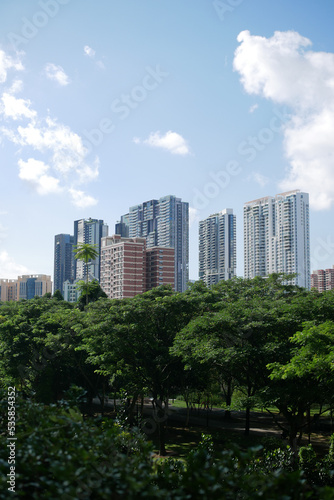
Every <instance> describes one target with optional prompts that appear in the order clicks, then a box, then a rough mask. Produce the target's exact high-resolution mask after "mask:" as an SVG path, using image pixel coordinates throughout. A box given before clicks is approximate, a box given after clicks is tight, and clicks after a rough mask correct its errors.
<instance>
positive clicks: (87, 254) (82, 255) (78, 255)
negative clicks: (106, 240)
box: [73, 243, 99, 304]
mask: <svg viewBox="0 0 334 500" xmlns="http://www.w3.org/2000/svg"><path fill="white" fill-rule="evenodd" d="M73 251H74V253H75V255H74V258H75V259H77V260H82V261H83V262H84V263H85V266H86V304H88V262H89V261H90V260H94V259H96V257H98V256H99V251H98V250H97V249H96V245H91V244H90V243H78V244H77V245H75V246H74V250H73Z"/></svg>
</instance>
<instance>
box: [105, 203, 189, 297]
mask: <svg viewBox="0 0 334 500" xmlns="http://www.w3.org/2000/svg"><path fill="white" fill-rule="evenodd" d="M115 232H116V233H117V234H120V235H127V234H128V236H129V237H130V238H145V239H146V247H147V248H152V247H155V246H159V247H169V248H173V249H174V255H175V271H174V287H175V290H176V291H178V292H183V291H184V290H186V289H187V285H188V280H189V204H188V203H186V202H183V201H181V199H180V198H176V197H175V196H171V195H169V196H164V197H162V198H160V199H159V200H150V201H146V202H144V203H141V204H139V205H135V206H133V207H130V209H129V213H128V214H126V215H123V216H122V217H121V221H120V223H117V225H116V228H115Z"/></svg>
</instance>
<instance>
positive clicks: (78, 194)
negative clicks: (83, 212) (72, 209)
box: [69, 188, 98, 208]
mask: <svg viewBox="0 0 334 500" xmlns="http://www.w3.org/2000/svg"><path fill="white" fill-rule="evenodd" d="M69 193H70V195H71V198H72V203H73V205H75V206H76V207H77V208H87V207H92V206H94V205H96V204H97V203H98V201H97V200H96V199H95V198H93V197H92V196H89V195H88V194H86V193H85V192H84V191H80V190H78V189H73V188H70V189H69Z"/></svg>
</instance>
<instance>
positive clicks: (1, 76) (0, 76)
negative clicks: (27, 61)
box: [0, 49, 24, 83]
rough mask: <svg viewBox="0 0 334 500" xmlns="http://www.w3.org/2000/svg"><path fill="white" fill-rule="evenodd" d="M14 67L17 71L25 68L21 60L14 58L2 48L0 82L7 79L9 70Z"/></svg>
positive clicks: (0, 54)
mask: <svg viewBox="0 0 334 500" xmlns="http://www.w3.org/2000/svg"><path fill="white" fill-rule="evenodd" d="M12 68H13V69H15V70H16V71H22V70H23V69H24V67H23V64H22V62H21V61H19V60H15V59H13V58H12V57H10V56H8V55H7V54H6V53H5V52H4V51H3V50H1V49H0V83H4V82H5V81H6V80H7V73H8V70H9V69H12Z"/></svg>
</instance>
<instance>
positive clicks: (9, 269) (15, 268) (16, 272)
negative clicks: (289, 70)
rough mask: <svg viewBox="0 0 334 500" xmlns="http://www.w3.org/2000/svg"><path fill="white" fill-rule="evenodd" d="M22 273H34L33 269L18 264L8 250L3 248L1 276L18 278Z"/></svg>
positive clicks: (0, 253)
mask: <svg viewBox="0 0 334 500" xmlns="http://www.w3.org/2000/svg"><path fill="white" fill-rule="evenodd" d="M22 274H32V271H30V270H29V269H28V268H27V267H25V266H23V265H21V264H17V263H16V262H15V260H14V259H13V258H12V257H10V255H9V254H8V252H6V251H5V250H2V251H1V252H0V278H2V279H16V278H17V277H18V276H20V275H22Z"/></svg>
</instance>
